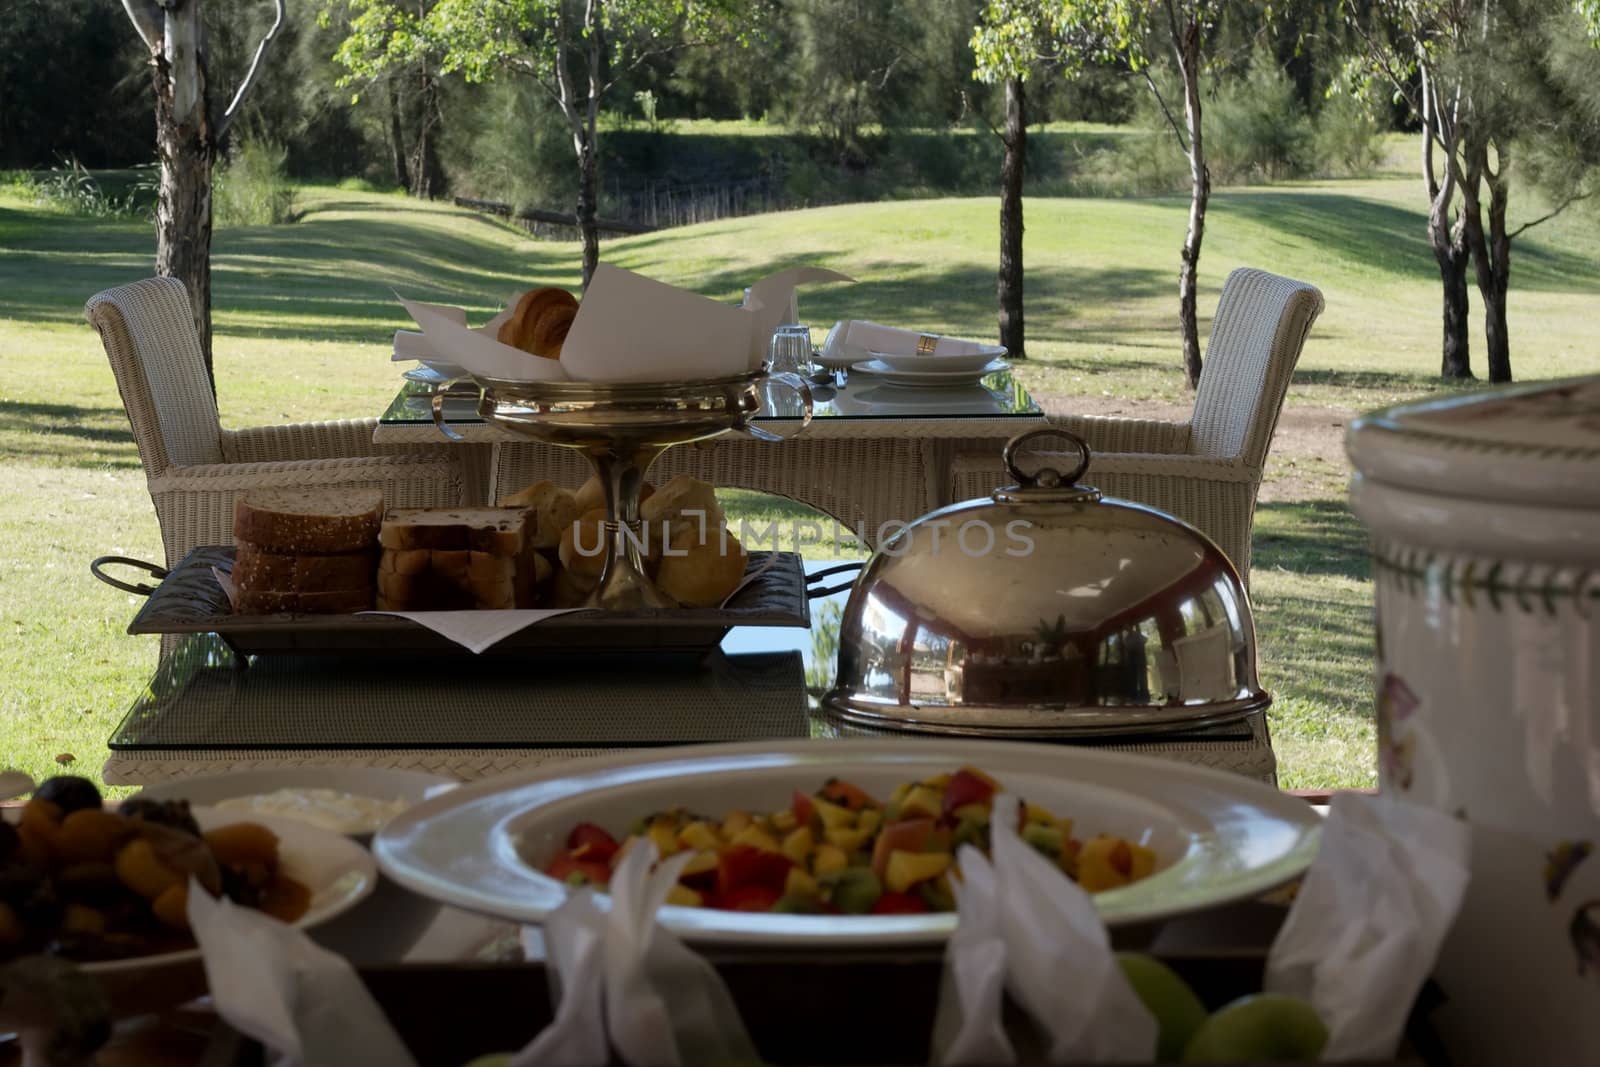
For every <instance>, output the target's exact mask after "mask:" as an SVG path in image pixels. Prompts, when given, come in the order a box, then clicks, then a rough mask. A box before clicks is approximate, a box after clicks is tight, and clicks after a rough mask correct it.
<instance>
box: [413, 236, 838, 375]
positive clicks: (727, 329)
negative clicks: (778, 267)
mask: <svg viewBox="0 0 1600 1067" xmlns="http://www.w3.org/2000/svg"><path fill="white" fill-rule="evenodd" d="M851 280H852V279H851V278H849V277H848V276H847V275H844V274H839V273H837V272H836V271H831V270H824V269H821V268H817V267H800V268H795V269H793V270H787V271H782V272H779V273H777V274H774V275H770V276H769V277H766V278H762V279H761V280H760V281H758V282H756V283H755V284H754V285H753V286H751V293H750V300H749V301H748V303H747V304H746V305H745V306H741V307H730V306H729V305H727V304H724V303H721V302H719V301H716V300H708V299H707V298H705V297H703V296H700V295H699V294H697V293H691V292H689V291H688V290H686V289H679V288H676V287H675V286H671V285H667V284H665V283H663V282H658V281H655V280H653V279H651V278H646V277H645V276H644V275H642V274H635V273H634V272H633V271H629V270H623V269H622V268H620V267H614V266H612V265H611V264H609V263H601V264H600V265H599V266H598V267H597V268H596V269H595V273H594V276H593V277H592V278H591V279H590V280H589V287H588V289H587V290H585V292H584V294H583V300H582V303H581V304H580V305H579V307H578V314H577V316H576V317H575V318H574V319H573V321H572V328H571V329H570V330H569V331H568V333H567V339H566V341H565V342H564V343H563V344H562V348H561V358H560V359H559V360H553V359H541V358H540V357H538V356H533V355H530V354H529V353H527V352H523V351H521V350H520V349H517V348H513V347H511V346H510V345H503V344H501V343H500V342H499V341H497V340H495V337H494V332H493V331H492V330H489V328H488V327H485V328H484V330H483V331H482V332H480V331H474V330H469V329H467V328H465V327H464V326H462V325H461V324H459V323H457V322H453V321H451V320H450V318H449V317H448V316H446V315H445V314H442V313H441V312H440V311H439V310H437V306H436V305H429V304H422V303H419V302H417V301H410V300H405V299H404V298H399V297H398V294H396V296H397V298H398V299H400V302H401V303H402V304H404V305H405V309H406V311H407V312H408V313H410V315H411V317H412V318H413V319H414V320H416V323H417V325H418V326H419V327H421V329H422V332H423V334H424V337H425V340H426V343H427V345H428V346H429V347H430V348H431V349H432V350H433V351H434V352H435V353H437V355H438V356H439V358H441V359H446V360H449V361H450V362H452V363H456V364H459V365H460V366H462V367H465V368H466V369H467V370H468V371H469V372H471V373H472V374H473V375H475V376H478V377H488V378H501V379H507V380H512V381H562V380H571V381H591V382H651V381H681V380H686V379H694V378H716V377H723V376H727V375H733V374H740V373H743V372H745V371H747V370H751V369H754V368H755V367H758V366H760V364H761V361H762V359H764V358H765V356H766V346H767V340H768V339H769V338H770V337H771V335H772V331H773V329H775V328H776V327H777V325H778V323H779V322H780V321H781V320H782V318H783V316H784V312H785V310H786V309H787V308H788V306H789V303H790V296H791V294H792V290H793V288H794V286H796V285H798V284H800V283H802V282H807V281H851ZM502 321H503V320H502ZM497 325H498V324H497ZM763 330H764V331H765V332H763Z"/></svg>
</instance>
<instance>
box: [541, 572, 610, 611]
mask: <svg viewBox="0 0 1600 1067" xmlns="http://www.w3.org/2000/svg"><path fill="white" fill-rule="evenodd" d="M599 584H600V578H599V576H598V575H586V574H577V573H574V572H573V571H569V570H567V568H565V567H562V568H560V569H559V570H557V571H556V575H555V580H554V581H552V582H551V583H550V606H551V607H553V608H577V607H582V606H583V605H584V604H585V603H586V602H587V601H588V599H589V594H590V593H592V592H594V588H595V586H597V585H599Z"/></svg>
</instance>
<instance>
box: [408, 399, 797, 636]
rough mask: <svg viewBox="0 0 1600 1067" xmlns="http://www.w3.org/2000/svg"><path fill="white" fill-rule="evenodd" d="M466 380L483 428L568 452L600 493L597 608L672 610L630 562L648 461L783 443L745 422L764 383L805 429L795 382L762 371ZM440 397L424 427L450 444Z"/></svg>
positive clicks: (757, 407) (634, 560)
mask: <svg viewBox="0 0 1600 1067" xmlns="http://www.w3.org/2000/svg"><path fill="white" fill-rule="evenodd" d="M473 381H474V382H475V383H476V386H477V388H478V389H479V390H480V393H479V399H478V414H479V415H480V416H481V417H482V418H483V419H484V421H485V422H488V423H490V424H492V425H494V426H498V427H501V428H502V429H504V430H506V431H508V432H510V433H513V434H516V435H517V436H519V437H526V438H529V439H531V440H534V441H540V442H543V443H544V444H549V445H558V446H560V447H562V448H572V449H576V450H577V451H579V452H581V453H582V454H583V455H585V456H587V457H588V459H589V463H590V464H591V465H592V466H593V467H594V471H595V474H596V475H597V476H598V477H599V479H600V484H601V486H602V487H603V489H604V490H605V501H606V546H605V549H606V556H605V566H604V569H603V570H602V571H601V574H600V582H599V584H598V585H597V586H596V587H595V590H594V592H593V593H592V594H590V596H589V599H588V601H587V602H586V606H588V607H593V608H602V609H604V610H607V611H633V610H637V609H640V608H671V607H676V606H677V605H676V604H674V603H673V602H672V601H671V600H670V599H668V598H667V597H666V596H664V595H663V594H662V593H661V592H660V591H659V590H657V589H656V587H655V585H654V583H652V582H651V581H650V579H649V577H648V576H647V575H646V574H645V571H644V565H643V562H642V560H641V559H640V556H639V547H640V543H641V538H642V536H643V535H642V531H641V524H640V521H639V491H640V489H641V488H642V487H643V485H644V479H645V474H646V473H647V472H648V471H649V469H650V465H651V464H652V463H654V462H655V459H656V457H657V456H659V455H660V454H661V453H662V452H665V451H666V450H667V449H668V448H671V447H672V446H673V445H682V444H688V443H690V442H693V441H703V440H706V439H707V438H711V437H717V436H720V435H722V434H725V433H730V432H734V433H743V434H745V435H746V436H749V437H754V438H756V439H758V440H762V441H782V440H784V438H783V437H780V436H779V435H777V434H774V433H772V432H770V431H768V430H764V429H762V428H761V427H759V426H755V425H753V424H752V423H751V421H750V420H751V419H752V418H754V417H755V416H756V415H757V414H758V413H759V412H760V411H761V407H762V391H763V387H764V386H769V385H783V386H786V387H788V388H790V389H792V390H793V391H794V392H795V393H796V394H797V395H798V396H799V398H800V407H801V412H800V414H801V422H800V429H801V430H803V429H805V427H806V426H807V425H809V424H810V422H811V409H812V403H811V391H810V389H809V387H808V386H807V385H806V383H805V381H804V380H803V379H802V378H800V377H799V376H798V375H794V374H767V373H766V372H765V371H764V370H763V371H753V372H750V373H746V374H737V375H731V376H729V377H724V378H704V379H698V380H693V381H680V382H622V383H604V384H603V383H598V382H573V381H560V382H525V381H506V380H503V379H497V378H475V379H473ZM444 396H445V393H444V390H440V391H439V392H436V393H435V394H434V397H433V421H434V424H435V425H436V426H438V427H439V429H440V431H441V432H443V433H444V434H445V435H446V436H448V437H452V438H456V439H458V440H459V439H460V435H459V434H457V433H456V432H455V431H454V430H452V429H450V427H449V426H448V425H447V424H446V423H445V421H444ZM796 432H799V431H798V430H797V431H796Z"/></svg>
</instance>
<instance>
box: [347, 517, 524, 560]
mask: <svg viewBox="0 0 1600 1067" xmlns="http://www.w3.org/2000/svg"><path fill="white" fill-rule="evenodd" d="M527 524H528V515H527V512H526V511H525V510H523V509H522V508H392V509H390V511H389V513H388V514H387V515H385V516H384V517H383V527H382V529H381V530H380V531H379V533H378V540H379V542H380V543H381V544H382V545H383V547H384V548H390V549H400V550H404V549H424V548H425V549H428V550H430V551H457V552H467V551H473V552H489V553H492V554H493V555H496V556H516V555H517V554H518V553H520V552H521V551H522V546H523V544H524V542H525V541H526V539H527V533H526V532H527Z"/></svg>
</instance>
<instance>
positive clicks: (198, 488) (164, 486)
mask: <svg viewBox="0 0 1600 1067" xmlns="http://www.w3.org/2000/svg"><path fill="white" fill-rule="evenodd" d="M400 480H404V481H407V482H417V483H419V484H421V485H431V486H433V487H434V488H435V491H434V492H432V493H430V494H429V495H430V496H440V497H441V498H442V499H443V498H445V497H446V496H447V494H448V492H450V491H454V492H457V493H459V491H460V485H461V471H460V467H459V466H458V465H457V464H456V463H454V462H453V461H451V459H450V458H449V457H448V456H443V457H441V456H437V455H430V454H428V453H425V452H406V453H400V454H397V455H392V456H357V457H353V458H349V459H315V460H313V459H300V460H285V461H282V462H276V463H205V464H199V465H196V466H189V467H168V468H167V469H166V471H164V472H163V473H162V474H160V475H159V476H157V477H155V478H151V479H150V492H151V493H152V494H154V493H177V492H182V493H235V492H239V491H240V490H244V489H264V488H276V487H280V486H284V487H300V486H304V485H307V484H315V485H382V484H384V483H386V482H395V481H400Z"/></svg>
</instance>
